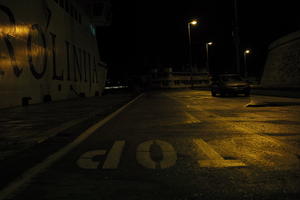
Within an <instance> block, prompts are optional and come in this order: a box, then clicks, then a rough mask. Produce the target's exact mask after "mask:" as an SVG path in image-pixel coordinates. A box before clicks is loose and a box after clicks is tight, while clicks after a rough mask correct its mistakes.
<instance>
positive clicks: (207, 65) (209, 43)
mask: <svg viewBox="0 0 300 200" xmlns="http://www.w3.org/2000/svg"><path fill="white" fill-rule="evenodd" d="M213 44H214V43H213V42H206V43H205V47H206V69H207V72H208V73H210V69H209V56H208V55H209V54H208V47H209V46H212V45H213Z"/></svg>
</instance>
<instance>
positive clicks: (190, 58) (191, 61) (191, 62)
mask: <svg viewBox="0 0 300 200" xmlns="http://www.w3.org/2000/svg"><path fill="white" fill-rule="evenodd" d="M197 24H198V21H197V20H191V21H189V22H188V36H189V62H190V70H191V72H190V73H191V79H190V81H191V88H193V58H192V39H191V25H192V26H196V25H197Z"/></svg>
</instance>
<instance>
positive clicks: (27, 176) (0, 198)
mask: <svg viewBox="0 0 300 200" xmlns="http://www.w3.org/2000/svg"><path fill="white" fill-rule="evenodd" d="M143 95H144V94H141V95H139V96H138V97H136V98H135V99H133V100H132V101H130V102H129V103H127V104H126V105H124V106H122V107H121V108H119V109H118V110H116V111H115V112H113V113H112V114H110V115H108V116H106V117H105V118H104V119H102V120H100V121H99V122H97V123H96V124H94V125H93V126H91V127H89V128H88V129H87V130H85V131H84V132H83V133H81V135H79V136H78V137H77V138H76V139H75V140H74V141H72V142H71V143H70V144H68V145H66V146H65V147H63V148H62V149H60V150H59V151H57V152H55V153H54V154H52V155H50V156H49V157H48V158H46V159H45V160H44V161H43V162H41V163H39V164H37V165H36V166H34V167H32V168H31V169H29V170H27V171H26V172H25V173H24V174H22V175H21V176H20V177H19V178H17V179H16V180H15V181H13V182H11V183H10V184H8V185H7V186H6V187H4V188H3V189H2V190H1V191H0V200H4V199H7V198H9V197H10V196H12V195H13V193H14V192H17V189H19V188H20V187H21V186H23V185H24V184H26V183H28V182H29V181H30V180H31V179H32V178H33V177H35V176H37V175H38V174H40V173H41V172H43V171H45V170H46V169H47V168H49V167H50V166H51V165H53V164H54V163H55V162H57V161H58V160H59V159H61V158H62V157H63V156H65V155H66V154H67V153H69V152H70V151H71V150H73V149H74V148H75V147H76V146H78V145H79V144H80V143H82V142H83V141H84V140H86V139H87V138H88V137H89V136H90V135H91V134H92V133H94V132H95V131H96V130H97V129H99V128H100V127H102V126H103V125H104V124H106V123H107V122H108V121H110V120H111V119H113V118H114V117H115V116H117V115H118V114H119V113H120V112H122V111H123V110H124V109H125V108H127V107H128V106H129V105H131V104H132V103H134V102H135V101H136V100H138V99H139V98H140V97H142V96H143Z"/></svg>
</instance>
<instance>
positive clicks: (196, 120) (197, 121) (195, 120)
mask: <svg viewBox="0 0 300 200" xmlns="http://www.w3.org/2000/svg"><path fill="white" fill-rule="evenodd" d="M184 113H185V114H186V116H187V117H188V118H189V122H190V123H201V121H200V120H198V119H197V118H196V117H194V116H193V115H191V114H190V113H188V112H184Z"/></svg>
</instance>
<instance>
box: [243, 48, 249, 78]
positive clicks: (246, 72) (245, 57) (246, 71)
mask: <svg viewBox="0 0 300 200" xmlns="http://www.w3.org/2000/svg"><path fill="white" fill-rule="evenodd" d="M250 53H251V50H250V49H246V50H245V51H244V67H245V71H244V75H245V78H247V77H248V69H247V55H248V54H250Z"/></svg>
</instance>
